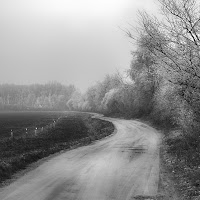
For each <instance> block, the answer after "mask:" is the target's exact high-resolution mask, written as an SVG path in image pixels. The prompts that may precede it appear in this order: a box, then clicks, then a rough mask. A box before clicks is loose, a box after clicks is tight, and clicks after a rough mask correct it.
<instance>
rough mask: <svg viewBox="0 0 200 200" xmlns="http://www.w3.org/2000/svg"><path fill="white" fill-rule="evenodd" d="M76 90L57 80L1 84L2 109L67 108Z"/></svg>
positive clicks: (0, 101) (0, 106) (0, 104)
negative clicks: (25, 83)
mask: <svg viewBox="0 0 200 200" xmlns="http://www.w3.org/2000/svg"><path fill="white" fill-rule="evenodd" d="M75 90H76V88H75V86H73V85H68V86H65V85H62V84H60V83H57V82H51V83H47V84H32V85H15V84H1V85H0V110H67V109H68V107H67V105H66V102H67V101H68V100H69V99H70V98H71V96H72V94H73V93H74V91H75Z"/></svg>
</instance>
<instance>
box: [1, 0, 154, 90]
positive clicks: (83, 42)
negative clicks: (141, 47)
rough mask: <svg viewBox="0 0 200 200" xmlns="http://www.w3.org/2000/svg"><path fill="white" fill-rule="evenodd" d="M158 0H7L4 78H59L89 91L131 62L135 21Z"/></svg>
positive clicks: (3, 15)
mask: <svg viewBox="0 0 200 200" xmlns="http://www.w3.org/2000/svg"><path fill="white" fill-rule="evenodd" d="M138 9H145V10H147V11H148V10H149V11H151V12H154V11H155V10H156V4H155V2H154V1H153V0H151V1H149V0H140V1H139V2H138V1H137V0H101V1H97V0H96V1H94V0H85V1H82V0H65V1H64V0H29V1H27V0H1V1H0V44H1V45H0V69H1V73H0V83H15V84H31V83H46V82H48V81H58V82H60V83H63V84H75V85H76V86H77V87H78V88H80V89H81V90H82V91H84V90H85V89H86V88H87V87H88V86H90V85H91V84H93V83H94V82H95V81H98V80H101V79H102V78H103V77H104V76H105V75H106V74H108V73H114V72H115V71H116V70H119V71H120V72H124V71H126V70H127V68H128V67H129V65H130V59H131V54H130V51H131V49H133V45H132V44H131V43H130V41H129V39H128V38H127V37H126V36H125V33H124V32H123V31H122V30H121V29H120V28H119V27H121V28H128V27H129V25H128V24H129V23H131V24H133V25H135V24H136V21H137V10H138Z"/></svg>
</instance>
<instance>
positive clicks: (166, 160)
mask: <svg viewBox="0 0 200 200" xmlns="http://www.w3.org/2000/svg"><path fill="white" fill-rule="evenodd" d="M149 121H151V123H152V125H153V126H154V127H156V128H157V129H159V130H160V131H161V132H162V133H163V141H162V146H161V152H160V154H161V168H162V169H161V176H162V177H164V179H165V180H164V183H161V185H162V186H163V187H164V188H165V190H167V191H168V194H170V190H171V193H172V192H174V193H176V194H174V195H172V196H173V198H174V196H176V197H175V198H174V199H177V200H199V199H200V135H199V131H198V129H197V128H195V130H194V129H193V130H190V131H191V132H190V133H189V132H187V133H185V134H183V131H182V130H180V129H179V128H178V126H176V125H174V124H172V123H171V122H170V121H167V122H166V123H165V122H162V123H157V122H155V121H153V120H152V119H149ZM166 176H168V177H166ZM170 181H171V182H170ZM161 182H162V180H161ZM170 184H171V185H173V186H172V187H171V186H170ZM170 195H171V194H170ZM177 196H178V197H177ZM173 198H172V197H171V198H170V199H173Z"/></svg>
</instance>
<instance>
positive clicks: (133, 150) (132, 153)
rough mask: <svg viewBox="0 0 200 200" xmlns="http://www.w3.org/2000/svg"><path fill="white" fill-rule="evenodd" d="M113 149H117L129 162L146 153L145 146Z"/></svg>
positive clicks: (122, 146)
mask: <svg viewBox="0 0 200 200" xmlns="http://www.w3.org/2000/svg"><path fill="white" fill-rule="evenodd" d="M114 148H117V149H119V152H121V153H122V154H124V155H125V156H126V158H128V160H129V162H131V161H132V160H133V159H136V158H138V157H139V156H141V155H142V154H144V153H146V152H147V146H145V145H137V146H132V145H117V146H115V147H114Z"/></svg>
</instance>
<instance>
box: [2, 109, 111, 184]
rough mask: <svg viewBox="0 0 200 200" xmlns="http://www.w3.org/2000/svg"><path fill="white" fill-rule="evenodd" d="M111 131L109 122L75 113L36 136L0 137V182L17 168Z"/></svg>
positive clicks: (22, 167) (86, 142) (8, 177)
mask: <svg viewBox="0 0 200 200" xmlns="http://www.w3.org/2000/svg"><path fill="white" fill-rule="evenodd" d="M113 131H114V126H113V124H112V123H111V122H107V121H104V120H100V119H95V118H91V116H90V115H89V114H81V113H75V114H70V115H69V116H66V117H62V118H61V119H60V120H59V121H58V122H57V123H56V126H55V127H53V128H51V129H49V130H48V131H44V133H42V134H40V135H38V136H36V137H30V138H26V137H21V138H13V139H7V140H0V185H3V182H4V181H5V180H7V179H10V178H11V177H12V175H13V174H14V173H16V172H18V171H19V170H22V169H25V168H26V167H27V165H28V164H31V163H33V162H35V161H37V160H39V159H41V158H44V157H47V156H49V155H50V154H53V153H56V152H59V151H61V150H65V149H69V148H71V147H74V146H81V145H87V144H89V143H91V142H92V141H94V140H97V139H101V138H103V137H105V136H108V135H110V134H111V133H113Z"/></svg>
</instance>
